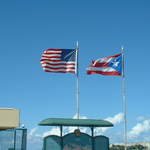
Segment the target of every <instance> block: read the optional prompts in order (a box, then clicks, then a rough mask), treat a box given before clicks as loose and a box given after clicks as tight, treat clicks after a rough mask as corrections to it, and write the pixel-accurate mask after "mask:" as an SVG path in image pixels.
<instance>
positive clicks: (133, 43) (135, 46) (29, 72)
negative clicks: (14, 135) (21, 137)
mask: <svg viewBox="0 0 150 150" xmlns="http://www.w3.org/2000/svg"><path fill="white" fill-rule="evenodd" d="M149 17H150V2H149V1H148V0H144V1H141V0H132V1H130V0H126V1H123V0H114V1H108V0H105V1H104V0H93V1H90V0H88V1H86V0H82V1H80V0H76V1H73V0H63V1H60V0H43V1H40V0H32V1H29V0H26V1H23V0H13V1H8V0H5V1H4V0H2V1H0V22H1V23H0V41H1V42H0V43H1V44H0V50H1V59H0V64H1V75H0V76H1V84H0V89H1V92H0V93H1V94H0V99H1V105H0V107H9V108H16V109H20V110H21V123H22V124H25V126H26V127H27V128H28V132H29V135H31V137H30V138H34V139H35V141H34V142H35V143H36V145H37V148H36V150H38V148H39V147H40V146H41V145H40V144H41V143H38V142H39V141H38V140H36V138H37V137H40V136H41V135H42V134H43V133H44V132H46V131H48V128H45V127H39V126H38V123H39V122H40V121H41V120H43V119H46V118H49V117H55V118H57V117H65V118H72V117H73V116H74V115H75V114H76V99H75V94H76V93H75V90H76V78H75V75H74V74H54V73H46V72H43V71H42V68H41V66H40V57H41V54H42V52H43V50H44V49H47V48H75V47H76V41H77V40H78V41H79V47H80V52H79V64H80V67H79V70H80V109H81V111H80V115H81V116H86V117H87V118H91V119H106V118H109V117H112V118H111V119H116V118H115V117H116V116H117V115H119V117H118V118H119V119H120V118H121V113H122V112H123V109H122V107H123V106H122V96H121V78H120V77H113V76H112V77H110V76H109V77H108V76H101V75H86V68H87V66H88V65H89V64H90V62H91V60H93V59H97V58H100V57H105V56H111V55H114V54H117V53H119V52H120V50H121V46H122V45H123V46H124V48H125V59H126V62H125V75H126V77H125V79H126V81H125V82H126V98H127V107H128V108H127V118H128V132H129V133H130V134H134V139H132V142H134V141H148V140H150V136H148V134H149V133H150V110H149V104H150V102H149V98H150V94H149V85H150V80H149V76H150V71H149V69H148V68H149V67H148V66H149V55H150V50H149V47H150V46H149V43H150V38H149V37H150V28H149V27H150V19H149ZM115 123H116V125H115V126H114V128H112V129H110V130H108V131H107V132H106V133H105V134H106V135H108V136H109V135H113V136H112V137H111V142H121V141H118V140H117V139H118V136H121V133H122V132H123V122H122V121H121V120H119V121H116V122H115ZM144 125H145V126H146V127H145V128H144V129H145V130H141V128H140V127H141V126H144ZM137 130H138V132H137ZM35 137H36V138H35ZM144 137H146V138H147V139H146V138H144ZM29 142H30V141H29ZM28 149H29V150H34V149H35V147H34V144H33V143H32V144H30V146H29V147H28ZM39 149H40V148H39Z"/></svg>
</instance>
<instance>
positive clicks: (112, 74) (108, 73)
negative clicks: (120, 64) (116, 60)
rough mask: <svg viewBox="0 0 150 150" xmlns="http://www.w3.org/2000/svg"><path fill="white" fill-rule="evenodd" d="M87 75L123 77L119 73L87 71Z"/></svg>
mask: <svg viewBox="0 0 150 150" xmlns="http://www.w3.org/2000/svg"><path fill="white" fill-rule="evenodd" d="M87 74H102V75H109V76H121V74H120V73H119V72H103V71H96V70H95V71H93V70H92V71H90V70H88V71H87Z"/></svg>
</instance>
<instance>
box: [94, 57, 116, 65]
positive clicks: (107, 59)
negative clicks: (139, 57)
mask: <svg viewBox="0 0 150 150" xmlns="http://www.w3.org/2000/svg"><path fill="white" fill-rule="evenodd" d="M113 58H114V57H111V58H107V57H104V58H99V59H97V60H95V62H94V64H96V63H108V62H110V61H111V60H112V59H113Z"/></svg>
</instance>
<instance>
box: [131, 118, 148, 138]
mask: <svg viewBox="0 0 150 150" xmlns="http://www.w3.org/2000/svg"><path fill="white" fill-rule="evenodd" d="M148 131H150V119H149V120H144V121H142V122H141V123H137V124H136V125H135V126H134V127H133V128H132V129H131V131H130V132H129V133H128V138H129V139H133V138H137V137H138V136H140V135H141V134H142V133H146V132H148Z"/></svg>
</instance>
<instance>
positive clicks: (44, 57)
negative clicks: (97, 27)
mask: <svg viewBox="0 0 150 150" xmlns="http://www.w3.org/2000/svg"><path fill="white" fill-rule="evenodd" d="M42 58H61V57H60V56H42Z"/></svg>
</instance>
